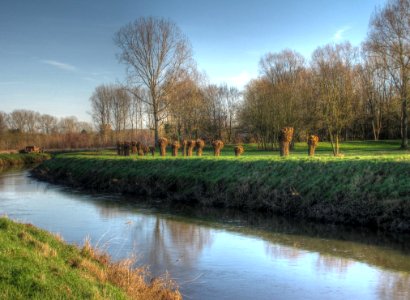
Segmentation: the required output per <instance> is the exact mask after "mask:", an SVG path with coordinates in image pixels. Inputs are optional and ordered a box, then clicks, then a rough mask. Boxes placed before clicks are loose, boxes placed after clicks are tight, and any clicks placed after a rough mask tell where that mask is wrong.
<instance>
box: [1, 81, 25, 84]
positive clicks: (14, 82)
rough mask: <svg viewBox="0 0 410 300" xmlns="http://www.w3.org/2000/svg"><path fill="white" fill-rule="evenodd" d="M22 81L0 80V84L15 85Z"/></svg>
mask: <svg viewBox="0 0 410 300" xmlns="http://www.w3.org/2000/svg"><path fill="white" fill-rule="evenodd" d="M20 83H23V82H22V81H0V85H15V84H20Z"/></svg>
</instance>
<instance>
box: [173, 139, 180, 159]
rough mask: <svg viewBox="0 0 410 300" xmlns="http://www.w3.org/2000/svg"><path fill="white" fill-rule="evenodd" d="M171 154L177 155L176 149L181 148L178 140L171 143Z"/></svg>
mask: <svg viewBox="0 0 410 300" xmlns="http://www.w3.org/2000/svg"><path fill="white" fill-rule="evenodd" d="M171 146H172V156H178V150H179V148H181V144H180V143H179V142H178V141H174V142H173V143H172V145H171Z"/></svg>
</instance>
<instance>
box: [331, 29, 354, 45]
mask: <svg viewBox="0 0 410 300" xmlns="http://www.w3.org/2000/svg"><path fill="white" fill-rule="evenodd" d="M350 29H351V27H350V26H345V27H342V28H340V29H339V30H338V31H336V32H335V34H334V35H333V40H334V41H335V42H339V41H341V40H343V39H344V34H345V33H346V31H349V30H350Z"/></svg>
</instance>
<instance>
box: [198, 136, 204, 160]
mask: <svg viewBox="0 0 410 300" xmlns="http://www.w3.org/2000/svg"><path fill="white" fill-rule="evenodd" d="M204 147H205V141H204V140H202V139H197V140H196V155H197V156H202V153H203V152H204Z"/></svg>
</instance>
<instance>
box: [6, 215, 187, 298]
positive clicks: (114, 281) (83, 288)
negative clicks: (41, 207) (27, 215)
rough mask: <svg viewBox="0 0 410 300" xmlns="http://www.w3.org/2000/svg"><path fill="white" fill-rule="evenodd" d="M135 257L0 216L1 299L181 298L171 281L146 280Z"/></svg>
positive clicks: (144, 271) (143, 271) (144, 272)
mask: <svg viewBox="0 0 410 300" xmlns="http://www.w3.org/2000/svg"><path fill="white" fill-rule="evenodd" d="M132 262H133V261H132V260H126V261H122V262H117V263H114V262H111V261H110V258H109V256H107V255H106V254H103V253H99V252H98V251H96V250H95V249H93V248H92V247H91V246H90V244H89V243H85V245H84V246H83V247H82V248H78V247H76V246H73V245H68V244H66V243H64V242H63V241H62V240H61V238H59V237H56V236H54V235H52V234H50V233H47V232H46V231H43V230H40V229H38V228H36V227H34V226H32V225H30V224H19V223H15V222H13V221H11V220H9V219H7V218H4V217H1V218H0V270H1V272H0V299H180V298H181V297H180V294H179V292H177V291H176V292H174V291H171V290H170V289H168V288H169V287H170V284H171V283H170V282H167V281H165V280H159V279H157V280H153V281H152V282H151V283H150V284H149V285H148V284H146V283H145V281H144V277H145V275H146V274H147V272H146V270H145V269H144V268H140V269H135V270H132V269H131V265H132Z"/></svg>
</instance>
